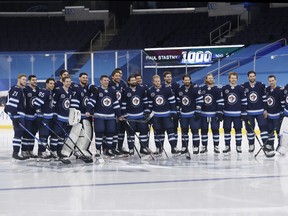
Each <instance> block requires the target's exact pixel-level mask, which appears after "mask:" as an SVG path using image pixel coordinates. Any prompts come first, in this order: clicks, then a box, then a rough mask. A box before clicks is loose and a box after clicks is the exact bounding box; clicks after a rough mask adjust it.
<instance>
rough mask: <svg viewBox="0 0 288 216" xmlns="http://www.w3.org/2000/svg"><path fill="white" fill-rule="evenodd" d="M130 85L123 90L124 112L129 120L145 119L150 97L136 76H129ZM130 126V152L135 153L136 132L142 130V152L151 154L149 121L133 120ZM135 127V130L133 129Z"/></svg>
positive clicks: (128, 130)
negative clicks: (149, 147) (149, 150)
mask: <svg viewBox="0 0 288 216" xmlns="http://www.w3.org/2000/svg"><path fill="white" fill-rule="evenodd" d="M128 84H129V86H128V87H126V88H125V89H124V90H123V91H122V106H121V110H122V114H123V116H124V117H125V118H127V121H129V120H134V119H137V120H143V121H144V120H145V118H144V116H145V115H148V114H147V113H149V109H148V98H147V93H146V91H145V89H144V88H143V87H141V86H139V85H138V84H137V82H136V79H135V76H134V75H130V76H129V77H128ZM129 124H130V127H131V128H130V127H127V134H128V147H129V154H130V155H133V154H134V148H133V147H134V143H135V133H136V132H140V135H139V138H140V144H141V145H140V146H141V148H140V153H141V154H146V155H147V154H149V152H148V150H147V148H148V123H143V122H135V121H134V122H133V121H131V122H130V123H129ZM132 129H133V130H132Z"/></svg>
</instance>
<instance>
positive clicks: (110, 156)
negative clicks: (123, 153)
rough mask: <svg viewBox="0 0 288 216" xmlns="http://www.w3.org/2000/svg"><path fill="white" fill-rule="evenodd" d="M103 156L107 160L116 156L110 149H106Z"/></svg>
mask: <svg viewBox="0 0 288 216" xmlns="http://www.w3.org/2000/svg"><path fill="white" fill-rule="evenodd" d="M105 155H106V156H107V158H110V159H112V158H115V156H116V155H115V154H114V152H113V150H112V149H107V151H106V154H105Z"/></svg>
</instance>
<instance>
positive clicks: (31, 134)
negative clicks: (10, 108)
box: [19, 123, 71, 164]
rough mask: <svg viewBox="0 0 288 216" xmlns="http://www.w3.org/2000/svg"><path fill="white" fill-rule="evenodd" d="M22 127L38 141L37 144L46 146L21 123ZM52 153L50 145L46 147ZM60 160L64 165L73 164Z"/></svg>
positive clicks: (66, 160)
mask: <svg viewBox="0 0 288 216" xmlns="http://www.w3.org/2000/svg"><path fill="white" fill-rule="evenodd" d="M19 125H20V127H21V128H23V129H24V130H25V131H26V132H27V133H29V134H30V135H31V136H32V137H33V138H34V139H36V140H37V142H39V143H41V145H43V146H45V145H44V144H43V143H42V141H41V140H40V139H38V138H37V137H36V136H34V135H33V134H32V133H31V132H30V131H29V130H28V129H27V128H26V127H25V126H24V125H22V124H21V123H19ZM45 147H46V148H47V149H48V150H49V151H50V153H51V154H52V150H51V149H50V148H49V147H48V145H46V146H45ZM59 160H60V161H61V162H62V163H64V164H71V161H70V160H69V159H64V158H60V157H59Z"/></svg>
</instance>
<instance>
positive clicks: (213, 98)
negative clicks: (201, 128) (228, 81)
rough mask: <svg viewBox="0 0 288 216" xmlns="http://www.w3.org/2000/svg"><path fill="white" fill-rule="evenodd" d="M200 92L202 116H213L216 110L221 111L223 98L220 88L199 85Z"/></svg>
mask: <svg viewBox="0 0 288 216" xmlns="http://www.w3.org/2000/svg"><path fill="white" fill-rule="evenodd" d="M201 94H202V95H203V106H202V112H201V115H202V116H203V117H215V115H216V113H217V112H219V113H223V107H224V99H223V94H222V89H221V88H219V87H217V86H213V87H209V86H208V85H204V86H202V87H201Z"/></svg>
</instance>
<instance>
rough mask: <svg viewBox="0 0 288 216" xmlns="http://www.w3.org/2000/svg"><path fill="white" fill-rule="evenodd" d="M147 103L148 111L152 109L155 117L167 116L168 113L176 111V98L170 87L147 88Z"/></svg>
mask: <svg viewBox="0 0 288 216" xmlns="http://www.w3.org/2000/svg"><path fill="white" fill-rule="evenodd" d="M148 105H149V109H150V111H154V116H155V117H167V116H169V115H170V113H176V98H175V95H174V93H173V91H172V89H171V87H166V86H163V85H162V86H161V87H160V88H159V89H158V88H155V87H154V86H152V87H150V88H149V89H148Z"/></svg>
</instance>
